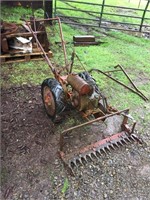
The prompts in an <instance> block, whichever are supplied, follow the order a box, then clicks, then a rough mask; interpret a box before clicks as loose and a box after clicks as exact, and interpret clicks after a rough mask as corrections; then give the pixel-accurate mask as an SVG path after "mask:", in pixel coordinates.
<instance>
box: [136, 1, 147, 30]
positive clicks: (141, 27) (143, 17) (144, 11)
mask: <svg viewBox="0 0 150 200" xmlns="http://www.w3.org/2000/svg"><path fill="white" fill-rule="evenodd" d="M149 2H150V1H149V0H148V1H147V4H146V6H145V10H144V12H143V16H142V20H141V25H140V29H139V31H140V32H141V31H142V26H143V22H144V18H145V14H146V11H147V9H148V6H149Z"/></svg>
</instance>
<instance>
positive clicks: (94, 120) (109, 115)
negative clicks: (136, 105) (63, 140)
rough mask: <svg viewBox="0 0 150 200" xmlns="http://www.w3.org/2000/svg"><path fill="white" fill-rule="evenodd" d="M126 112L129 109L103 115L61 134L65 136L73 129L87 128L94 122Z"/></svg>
mask: <svg viewBox="0 0 150 200" xmlns="http://www.w3.org/2000/svg"><path fill="white" fill-rule="evenodd" d="M128 111H129V109H124V110H121V111H117V112H114V113H111V114H108V115H105V116H102V117H98V118H97V119H93V120H91V121H88V122H85V123H83V124H80V125H77V126H73V127H71V128H68V129H66V130H64V131H63V132H62V134H65V133H67V132H69V131H72V130H74V129H77V128H81V127H83V126H87V125H89V124H92V123H94V122H97V121H100V120H103V119H106V118H108V117H112V116H114V115H118V114H120V113H122V112H128Z"/></svg>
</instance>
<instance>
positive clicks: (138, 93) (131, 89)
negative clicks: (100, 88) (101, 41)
mask: <svg viewBox="0 0 150 200" xmlns="http://www.w3.org/2000/svg"><path fill="white" fill-rule="evenodd" d="M116 67H119V68H120V69H121V71H123V73H124V74H125V75H126V77H127V78H128V80H129V81H130V83H131V84H132V86H133V87H134V89H133V88H131V87H129V86H127V85H125V84H124V83H123V82H121V81H119V80H117V79H115V78H113V77H112V76H110V75H109V74H108V72H110V71H106V72H103V71H101V70H99V69H91V70H89V73H91V72H93V71H96V72H98V73H101V74H103V75H105V76H106V77H108V78H109V79H111V80H113V81H115V82H116V83H118V84H119V85H121V86H123V87H125V88H127V89H128V90H130V91H131V92H133V93H135V94H137V95H138V96H140V97H141V98H142V99H143V100H145V101H147V100H148V98H147V97H146V96H145V95H144V94H143V93H142V92H141V91H140V90H139V89H138V88H137V87H136V86H135V84H134V83H133V81H132V80H131V78H130V77H129V75H128V74H127V72H125V70H124V69H123V67H122V66H121V65H117V66H115V68H116ZM115 71H116V70H112V71H111V72H115ZM118 71H120V70H118Z"/></svg>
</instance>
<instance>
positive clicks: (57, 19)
mask: <svg viewBox="0 0 150 200" xmlns="http://www.w3.org/2000/svg"><path fill="white" fill-rule="evenodd" d="M35 21H38V22H42V21H43V22H47V21H58V24H59V31H60V38H61V43H62V47H63V53H64V58H65V68H66V70H67V72H68V73H69V69H68V60H67V53H66V47H65V42H64V37H63V33H62V26H61V21H60V18H59V17H55V18H47V19H36V20H35V19H33V20H32V19H31V20H29V21H26V25H27V26H28V27H29V29H30V31H31V33H32V34H33V36H34V38H35V40H36V43H37V44H38V46H39V48H40V49H41V51H42V53H43V54H44V58H45V60H46V62H47V63H48V65H49V67H50V68H51V70H52V72H53V73H54V74H55V75H56V74H57V72H56V69H55V68H54V67H53V65H52V63H51V61H50V59H49V58H48V56H47V54H46V53H45V51H44V48H43V47H42V45H41V44H40V42H39V40H38V38H37V34H36V32H34V31H33V30H32V28H31V26H30V23H31V22H33V23H34V24H35ZM57 75H58V74H57Z"/></svg>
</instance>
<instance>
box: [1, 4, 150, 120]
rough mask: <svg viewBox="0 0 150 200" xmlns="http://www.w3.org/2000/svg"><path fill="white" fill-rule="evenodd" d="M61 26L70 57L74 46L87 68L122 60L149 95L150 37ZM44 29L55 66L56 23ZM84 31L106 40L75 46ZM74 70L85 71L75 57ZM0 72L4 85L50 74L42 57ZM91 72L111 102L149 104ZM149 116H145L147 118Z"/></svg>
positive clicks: (58, 51) (58, 54)
mask: <svg viewBox="0 0 150 200" xmlns="http://www.w3.org/2000/svg"><path fill="white" fill-rule="evenodd" d="M13 9H14V8H12V9H11V12H13V13H14V16H15V18H16V19H19V17H20V13H22V14H23V12H25V13H29V9H24V8H17V10H16V11H15V10H13ZM19 9H20V10H19ZM6 10H7V12H8V8H6V7H2V16H5V20H6V21H9V20H10V17H9V16H8V15H6V14H5V11H6ZM14 11H15V12H14ZM15 21H17V20H15ZM62 28H63V34H64V38H65V41H66V42H69V43H67V45H66V48H67V55H68V59H69V61H70V58H71V53H72V51H73V49H75V51H76V53H77V55H78V56H79V58H80V60H81V62H82V64H83V65H84V66H85V67H86V69H87V70H90V69H91V68H98V69H100V70H103V71H107V70H112V69H113V67H114V66H115V65H117V64H121V65H122V66H123V67H124V68H125V70H126V71H127V72H128V74H129V75H130V77H131V78H132V80H133V81H134V83H135V84H136V85H137V86H138V88H139V89H140V90H141V91H142V92H143V93H144V94H145V95H146V96H147V97H148V98H150V93H149V88H150V78H149V77H150V40H148V39H145V38H141V37H135V36H134V35H128V34H127V33H123V32H119V31H109V32H107V33H106V34H105V35H103V34H102V33H101V32H100V31H101V30H99V29H96V28H87V29H86V28H79V27H76V26H69V25H66V24H63V25H62ZM47 33H48V37H49V40H50V43H51V44H50V48H51V50H52V52H53V54H54V58H53V59H51V60H52V62H53V63H55V64H57V65H58V66H63V65H64V59H63V52H62V48H61V47H60V46H59V45H58V44H55V42H60V36H59V29H58V25H57V24H56V25H55V26H53V27H50V28H47ZM86 34H89V35H90V34H91V35H95V36H96V38H97V40H102V41H103V42H105V43H103V44H100V45H98V46H88V47H86V46H84V47H81V46H80V47H74V46H73V45H72V37H73V35H86ZM58 69H59V67H58ZM74 71H76V72H80V71H84V69H83V67H82V65H81V63H80V62H79V60H78V59H77V58H75V62H74ZM1 76H2V78H1V86H2V88H6V87H13V86H16V85H17V86H20V85H23V84H32V85H40V84H41V83H42V81H43V80H44V79H45V78H48V77H51V76H53V75H52V73H51V72H50V69H49V67H48V65H47V63H46V62H45V61H35V62H33V61H32V62H26V63H15V64H11V65H2V67H1ZM93 76H94V78H95V79H96V80H97V83H98V85H99V87H100V89H101V91H102V92H103V93H104V94H105V95H106V96H107V97H108V99H109V102H110V104H111V105H113V106H115V107H117V108H119V109H123V108H126V107H130V108H131V109H132V110H137V108H142V109H145V106H146V108H150V106H149V103H145V102H144V101H143V100H142V99H141V98H140V97H139V96H137V95H135V94H133V93H132V92H130V91H128V90H127V89H124V88H123V87H122V86H120V85H118V84H117V83H115V82H113V81H112V80H110V79H108V78H106V77H104V76H103V75H100V74H97V73H93ZM112 76H115V77H117V78H118V79H119V80H121V81H122V82H124V83H125V84H127V85H128V86H129V85H130V84H129V81H128V80H127V79H126V78H125V76H124V75H123V73H121V72H116V73H114V74H112ZM147 110H148V109H147ZM135 115H136V116H137V117H138V116H139V115H138V114H137V113H135ZM148 116H149V115H148ZM148 116H147V119H149V117H148Z"/></svg>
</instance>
